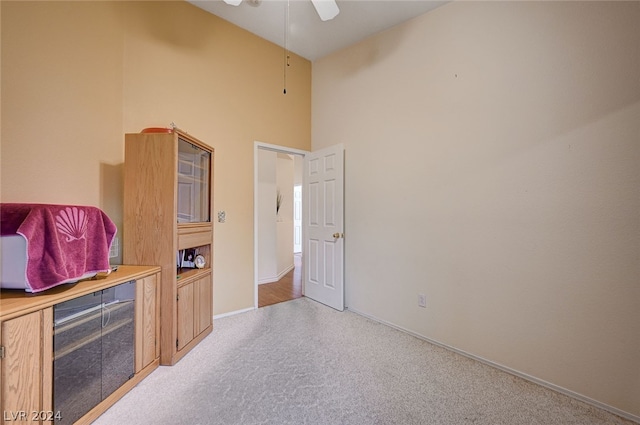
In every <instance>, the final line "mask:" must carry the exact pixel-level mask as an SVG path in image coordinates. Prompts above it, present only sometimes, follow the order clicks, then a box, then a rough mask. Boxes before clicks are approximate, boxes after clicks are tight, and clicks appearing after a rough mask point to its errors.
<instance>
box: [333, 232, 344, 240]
mask: <svg viewBox="0 0 640 425" xmlns="http://www.w3.org/2000/svg"><path fill="white" fill-rule="evenodd" d="M333 237H334V238H335V239H340V238H343V237H344V235H343V234H342V233H334V234H333Z"/></svg>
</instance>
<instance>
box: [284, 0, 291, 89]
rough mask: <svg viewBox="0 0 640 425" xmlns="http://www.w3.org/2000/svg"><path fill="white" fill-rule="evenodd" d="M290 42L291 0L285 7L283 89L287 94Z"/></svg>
mask: <svg viewBox="0 0 640 425" xmlns="http://www.w3.org/2000/svg"><path fill="white" fill-rule="evenodd" d="M288 44H289V0H287V5H286V7H285V11H284V52H283V54H284V58H283V59H284V66H283V72H284V75H283V86H284V90H283V91H282V93H283V94H287V68H288V67H289V65H290V63H289V59H290V57H289V48H288Z"/></svg>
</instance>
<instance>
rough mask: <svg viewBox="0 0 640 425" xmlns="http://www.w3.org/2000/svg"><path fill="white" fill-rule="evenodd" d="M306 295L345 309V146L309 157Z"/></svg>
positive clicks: (305, 180)
mask: <svg viewBox="0 0 640 425" xmlns="http://www.w3.org/2000/svg"><path fill="white" fill-rule="evenodd" d="M303 185H304V189H303V193H304V204H303V217H304V220H303V234H304V249H303V252H304V254H303V256H304V268H303V272H304V295H305V296H307V297H309V298H311V299H313V300H316V301H318V302H320V303H322V304H326V305H328V306H329V307H333V308H335V309H336V310H339V311H342V310H344V234H343V232H344V229H343V227H344V146H343V145H342V144H340V145H335V146H331V147H328V148H326V149H322V150H319V151H316V152H312V153H310V154H307V155H306V156H305V158H304V177H303Z"/></svg>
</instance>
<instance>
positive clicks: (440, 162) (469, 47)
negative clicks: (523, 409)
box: [312, 2, 640, 418]
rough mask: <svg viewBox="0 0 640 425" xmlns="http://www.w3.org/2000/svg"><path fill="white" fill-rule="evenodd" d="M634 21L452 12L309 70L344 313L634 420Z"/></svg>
mask: <svg viewBox="0 0 640 425" xmlns="http://www.w3.org/2000/svg"><path fill="white" fill-rule="evenodd" d="M638 22H640V2H620V3H615V2H606V3H599V2H584V3H583V2H455V3H450V4H447V5H445V6H443V7H441V8H438V9H436V10H435V11H433V12H431V13H428V14H426V15H424V16H422V17H420V18H418V19H415V20H413V21H411V22H409V23H407V24H404V25H401V26H398V27H395V28H393V29H391V30H389V31H387V32H385V33H383V34H380V35H378V36H375V37H372V38H370V39H368V40H366V41H364V42H362V43H360V44H358V45H356V46H353V47H351V48H347V49H345V50H343V51H341V52H338V53H335V54H333V55H330V56H328V57H326V58H323V59H321V60H319V61H317V62H314V64H313V85H312V92H313V95H312V98H313V102H312V110H313V117H312V128H313V132H312V145H313V149H318V148H322V147H325V146H328V145H332V144H335V143H344V145H345V152H346V161H345V167H346V175H345V177H346V188H345V199H346V225H345V236H346V242H345V247H346V263H345V273H346V292H347V293H346V295H347V304H348V306H349V308H351V309H353V310H356V311H360V312H363V313H366V314H368V315H371V316H374V317H376V318H378V319H381V320H384V321H387V322H389V323H392V324H395V325H397V326H400V327H403V328H406V329H408V330H411V331H413V332H415V333H417V334H420V335H423V336H426V337H428V338H432V339H434V340H437V341H440V342H441V343H444V344H447V345H449V346H452V347H455V348H457V349H459V350H464V351H466V352H468V353H471V354H473V355H475V356H478V357H482V358H485V359H487V360H489V361H491V362H494V363H497V364H499V365H502V366H504V367H507V368H511V369H513V370H516V371H518V372H520V373H523V374H528V375H531V376H533V377H535V378H536V379H539V380H544V381H547V382H548V383H550V384H552V385H557V386H559V387H562V388H564V389H567V390H569V391H573V392H575V393H578V394H581V395H582V396H584V397H588V398H591V399H594V400H596V401H597V402H599V403H604V404H606V405H609V406H611V407H613V408H614V410H615V409H618V410H619V411H622V412H626V413H628V414H631V415H635V417H636V418H640V261H639V255H640V219H639V211H640V196H639V193H640V192H638V190H639V189H638V188H639V187H640V78H639V76H640V25H638ZM421 293H422V294H425V295H426V298H427V308H426V309H423V308H419V307H418V305H417V304H418V294H421Z"/></svg>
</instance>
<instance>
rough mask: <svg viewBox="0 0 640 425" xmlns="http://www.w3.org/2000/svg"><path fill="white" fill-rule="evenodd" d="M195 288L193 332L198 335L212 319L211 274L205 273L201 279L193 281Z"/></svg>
mask: <svg viewBox="0 0 640 425" xmlns="http://www.w3.org/2000/svg"><path fill="white" fill-rule="evenodd" d="M195 285H196V288H197V292H196V293H197V294H198V298H197V299H196V304H195V307H196V309H195V310H196V311H195V312H194V316H195V333H196V335H199V334H200V332H202V331H204V330H205V329H206V328H207V327H209V325H211V321H212V320H213V318H212V316H213V314H212V308H211V306H212V303H213V299H212V292H213V291H212V288H211V287H212V285H211V275H207V276H205V277H203V278H202V279H199V280H198V281H196V282H195Z"/></svg>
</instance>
